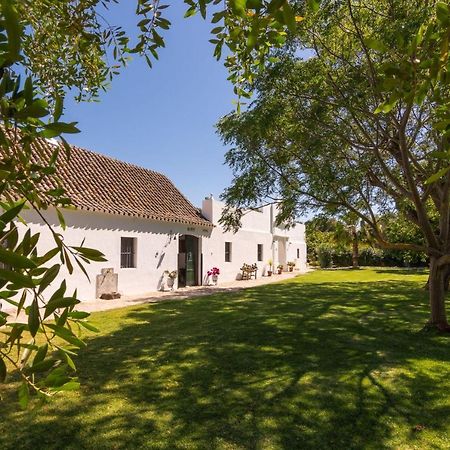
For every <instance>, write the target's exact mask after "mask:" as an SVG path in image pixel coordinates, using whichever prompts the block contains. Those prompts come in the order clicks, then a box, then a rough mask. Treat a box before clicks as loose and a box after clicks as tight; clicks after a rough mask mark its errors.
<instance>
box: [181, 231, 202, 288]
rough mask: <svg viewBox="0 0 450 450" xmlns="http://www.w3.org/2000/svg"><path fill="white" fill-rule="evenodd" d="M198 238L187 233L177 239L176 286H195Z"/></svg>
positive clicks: (196, 281)
mask: <svg viewBox="0 0 450 450" xmlns="http://www.w3.org/2000/svg"><path fill="white" fill-rule="evenodd" d="M198 244H199V239H198V237H196V236H191V235H189V234H186V235H181V236H180V238H179V240H178V286H179V287H185V286H197V285H198V284H199V282H198V279H199V277H198V265H199V259H198V256H199V251H198Z"/></svg>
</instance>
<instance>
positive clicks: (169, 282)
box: [167, 278, 175, 291]
mask: <svg viewBox="0 0 450 450" xmlns="http://www.w3.org/2000/svg"><path fill="white" fill-rule="evenodd" d="M174 284H175V279H173V278H167V287H169V288H170V289H171V290H172V291H173V285H174Z"/></svg>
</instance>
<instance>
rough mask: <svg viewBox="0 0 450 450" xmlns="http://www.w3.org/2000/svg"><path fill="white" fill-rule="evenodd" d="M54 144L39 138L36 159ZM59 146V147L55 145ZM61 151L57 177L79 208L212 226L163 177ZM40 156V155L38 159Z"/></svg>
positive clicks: (97, 156) (95, 155)
mask: <svg viewBox="0 0 450 450" xmlns="http://www.w3.org/2000/svg"><path fill="white" fill-rule="evenodd" d="M54 145H56V144H52V143H50V142H49V141H47V140H44V139H39V140H38V142H36V147H38V148H39V150H40V151H36V153H35V155H36V157H37V158H49V157H50V155H51V153H52V152H53V151H54ZM57 145H60V144H57ZM71 149H72V150H71V155H70V158H69V159H67V158H66V156H65V151H64V150H63V149H62V146H61V152H60V156H59V163H58V169H57V175H58V176H59V178H60V179H61V181H62V182H63V185H64V188H65V189H66V192H67V194H68V196H69V197H70V198H71V200H72V203H73V205H74V206H75V207H77V208H79V209H84V210H88V211H99V212H104V213H109V214H118V215H125V216H135V217H143V218H148V219H153V220H159V221H164V222H179V223H185V224H191V225H197V226H204V227H212V226H213V224H212V223H211V222H209V221H208V220H206V219H205V218H204V217H203V216H202V215H201V213H200V211H199V210H198V209H197V208H195V207H194V206H193V205H192V204H191V203H190V202H189V200H187V199H186V197H184V195H183V194H182V193H181V192H180V191H179V190H178V189H177V188H176V187H175V185H174V184H173V183H172V182H171V181H170V180H169V179H168V178H167V177H166V176H165V175H163V174H161V173H158V172H154V171H152V170H148V169H144V168H143V167H139V166H136V165H133V164H129V163H126V162H123V161H119V160H117V159H114V158H111V157H108V156H104V155H101V154H99V153H94V152H92V151H90V150H85V149H82V148H79V147H76V146H71ZM39 155H40V156H39Z"/></svg>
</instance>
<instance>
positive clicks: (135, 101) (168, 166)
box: [64, 0, 234, 206]
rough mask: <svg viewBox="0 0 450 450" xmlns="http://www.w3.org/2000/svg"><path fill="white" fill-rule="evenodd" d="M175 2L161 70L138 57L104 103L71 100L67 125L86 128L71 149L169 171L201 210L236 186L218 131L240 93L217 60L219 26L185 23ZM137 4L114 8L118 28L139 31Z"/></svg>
mask: <svg viewBox="0 0 450 450" xmlns="http://www.w3.org/2000/svg"><path fill="white" fill-rule="evenodd" d="M168 3H169V2H168ZM170 3H171V6H170V8H168V9H167V10H166V11H167V17H168V18H169V19H170V20H171V22H172V28H171V29H170V30H168V31H167V32H165V40H166V48H165V49H162V50H161V51H160V59H159V61H156V62H155V64H154V66H153V69H149V67H148V66H147V64H146V63H145V61H144V60H143V59H140V58H139V57H137V56H136V57H135V58H134V60H133V61H132V62H131V64H130V65H129V66H128V67H127V68H126V69H125V70H123V71H122V73H121V74H120V75H119V76H118V77H117V78H116V79H115V80H113V83H112V86H111V88H110V90H109V91H107V92H106V93H104V94H102V96H101V98H100V100H101V101H100V102H99V103H77V102H75V101H74V100H72V99H67V100H66V110H65V116H64V120H65V121H78V123H79V128H80V129H81V133H80V134H77V135H68V136H67V137H68V138H69V139H68V140H69V142H71V143H73V144H76V145H78V146H80V147H84V148H88V149H90V150H93V151H96V152H99V153H103V154H106V155H110V156H113V157H115V158H118V159H121V160H124V161H128V162H131V163H134V164H137V165H140V166H143V167H146V168H149V169H153V170H156V171H158V172H162V173H164V174H166V175H167V176H168V177H169V178H170V179H171V180H172V181H173V182H174V183H175V185H176V186H177V187H178V188H179V189H180V190H181V191H182V192H183V194H184V195H185V196H186V197H187V198H188V199H189V200H190V201H191V202H193V203H194V204H195V205H197V206H200V205H201V200H202V198H203V197H205V196H206V195H208V194H210V193H212V194H214V196H215V197H218V196H219V194H220V193H221V191H222V190H223V189H224V188H225V187H226V186H227V185H228V184H229V183H230V182H231V172H230V170H229V169H228V168H227V167H226V166H224V165H223V161H224V153H225V150H226V148H225V147H224V146H223V145H222V143H221V142H220V139H219V137H218V136H217V135H216V133H215V129H214V124H215V123H216V122H217V120H218V119H219V118H220V117H221V116H223V115H224V114H226V113H228V112H230V111H231V110H232V109H233V108H234V105H233V104H232V100H233V99H234V94H233V89H232V86H231V84H230V83H229V81H227V79H226V78H227V71H226V69H225V68H224V67H223V65H222V62H217V61H216V60H215V59H214V58H213V56H212V53H213V46H212V44H210V43H209V42H208V39H210V38H211V35H210V30H211V28H212V26H211V24H210V23H208V22H207V21H203V20H202V19H201V17H194V18H190V19H183V15H184V11H185V7H184V5H183V4H182V2H181V1H176V2H170ZM134 5H135V2H134V1H130V0H127V1H125V2H121V4H120V5H117V6H114V5H113V6H112V7H111V11H110V13H109V21H110V23H111V24H113V25H122V26H124V27H125V28H126V29H133V27H134V25H135V24H136V22H137V21H138V19H137V17H136V16H135V15H134V14H133V9H134Z"/></svg>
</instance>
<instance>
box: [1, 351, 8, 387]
mask: <svg viewBox="0 0 450 450" xmlns="http://www.w3.org/2000/svg"><path fill="white" fill-rule="evenodd" d="M6 372H7V371H6V364H5V361H3V358H1V357H0V383H4V382H5V380H6Z"/></svg>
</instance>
